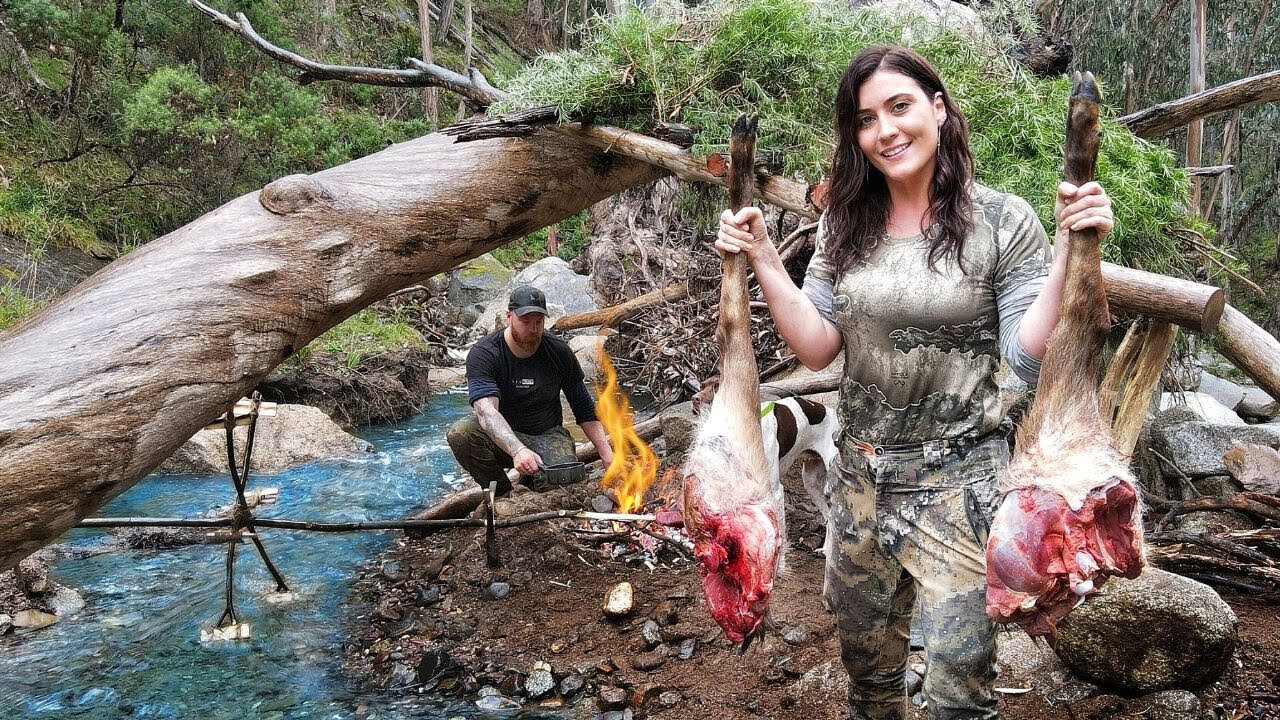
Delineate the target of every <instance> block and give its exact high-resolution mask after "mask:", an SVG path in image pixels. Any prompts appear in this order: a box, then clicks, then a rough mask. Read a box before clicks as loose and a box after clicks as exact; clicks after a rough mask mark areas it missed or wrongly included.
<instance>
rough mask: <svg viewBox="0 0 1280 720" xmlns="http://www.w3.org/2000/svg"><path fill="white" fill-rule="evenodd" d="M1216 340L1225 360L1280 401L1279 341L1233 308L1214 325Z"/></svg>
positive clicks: (1229, 308) (1228, 309)
mask: <svg viewBox="0 0 1280 720" xmlns="http://www.w3.org/2000/svg"><path fill="white" fill-rule="evenodd" d="M1218 339H1219V340H1221V341H1222V347H1221V350H1222V354H1223V355H1226V356H1227V359H1228V360H1230V361H1231V362H1233V363H1235V364H1236V367H1238V368H1240V369H1241V370H1243V371H1244V374H1245V375H1248V376H1249V377H1250V378H1252V379H1253V381H1254V382H1256V383H1258V387H1260V388H1262V389H1263V390H1266V391H1267V394H1268V395H1270V396H1271V397H1273V398H1280V340H1277V339H1276V338H1275V336H1273V335H1272V334H1271V333H1269V332H1267V331H1266V330H1263V329H1262V328H1260V327H1258V325H1257V324H1256V323H1254V322H1253V321H1252V320H1250V319H1249V318H1248V316H1246V315H1245V314H1244V313H1242V312H1240V311H1239V310H1237V309H1235V308H1233V307H1228V308H1227V311H1226V314H1225V315H1224V316H1223V318H1222V324H1221V325H1219V326H1218Z"/></svg>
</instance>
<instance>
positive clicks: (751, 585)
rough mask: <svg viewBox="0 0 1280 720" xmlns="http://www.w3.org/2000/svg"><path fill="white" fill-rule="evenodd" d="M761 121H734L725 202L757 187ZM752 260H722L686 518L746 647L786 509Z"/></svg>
mask: <svg viewBox="0 0 1280 720" xmlns="http://www.w3.org/2000/svg"><path fill="white" fill-rule="evenodd" d="M755 129H756V122H755V119H754V118H752V119H750V120H748V119H747V118H746V116H741V117H739V118H738V121H737V123H735V125H734V128H733V137H732V139H731V140H730V144H729V150H730V162H731V165H730V177H729V202H730V205H731V206H732V208H733V211H734V212H737V211H738V210H739V209H741V208H742V207H743V206H745V205H746V204H747V203H749V202H751V198H752V195H753V188H754V185H755V167H754V165H755V160H754V157H755ZM747 301H748V299H747V258H746V257H745V256H744V255H742V254H741V253H729V254H727V255H725V257H724V277H723V279H722V280H721V287H720V323H719V326H718V327H717V330H716V339H717V341H718V342H719V344H720V388H719V391H718V392H717V393H716V396H715V399H714V400H713V401H712V402H711V410H710V411H709V412H708V413H707V414H706V417H705V418H704V420H703V422H702V425H701V426H700V428H699V429H698V434H697V439H696V440H695V441H694V444H693V448H692V449H691V450H690V452H689V459H688V461H687V462H686V463H685V466H684V487H683V490H684V503H683V506H684V524H685V528H686V529H687V530H688V533H689V538H690V539H691V540H692V541H693V547H694V554H695V555H696V556H697V559H698V563H699V571H700V573H701V575H702V589H703V595H704V596H705V597H706V601H707V609H708V610H709V611H710V612H711V615H712V617H714V618H715V620H716V622H717V623H719V624H720V627H721V628H723V629H724V632H725V635H727V636H728V637H729V639H730V640H732V641H734V642H741V643H742V649H743V650H744V651H745V650H746V648H747V647H748V646H749V645H750V643H751V641H752V639H754V638H755V637H757V636H758V635H759V634H760V633H761V632H763V630H764V627H765V626H766V624H767V623H766V617H767V614H768V607H769V597H770V595H771V593H772V592H773V579H774V576H775V575H776V573H777V570H778V565H779V562H780V559H781V557H782V544H783V534H782V532H783V530H782V526H783V516H782V506H781V505H780V504H778V502H777V498H776V497H775V495H774V493H773V492H772V488H771V487H770V482H769V465H768V462H767V460H766V458H765V453H764V440H763V437H762V435H761V432H760V380H759V376H758V370H757V368H756V357H755V349H754V348H753V347H752V344H751V311H750V308H749V307H748V304H747Z"/></svg>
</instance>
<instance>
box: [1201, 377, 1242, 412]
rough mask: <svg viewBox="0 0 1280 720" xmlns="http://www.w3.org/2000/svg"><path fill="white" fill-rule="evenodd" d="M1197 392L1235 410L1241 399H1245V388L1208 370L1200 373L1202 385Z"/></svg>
mask: <svg viewBox="0 0 1280 720" xmlns="http://www.w3.org/2000/svg"><path fill="white" fill-rule="evenodd" d="M1196 392H1199V393H1203V394H1205V395H1208V396H1209V397H1212V398H1213V399H1214V400H1217V401H1218V402H1219V403H1221V404H1222V405H1223V406H1224V407H1227V408H1229V409H1230V410H1232V411H1233V412H1234V411H1236V409H1237V408H1238V407H1239V405H1240V401H1242V400H1244V388H1242V387H1240V386H1239V385H1237V384H1235V383H1233V382H1231V381H1230V380H1223V379H1222V378H1220V377H1218V376H1216V375H1211V374H1209V373H1207V372H1201V373H1200V387H1199V388H1197V389H1196Z"/></svg>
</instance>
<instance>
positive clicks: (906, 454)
mask: <svg viewBox="0 0 1280 720" xmlns="http://www.w3.org/2000/svg"><path fill="white" fill-rule="evenodd" d="M993 433H995V431H994V430H992V431H991V432H989V433H986V434H985V435H961V436H960V437H954V438H943V439H941V440H929V441H926V442H922V443H909V444H907V445H879V444H874V443H869V442H865V441H863V440H859V439H857V438H850V439H849V444H850V446H851V447H853V449H855V450H857V451H858V452H860V453H862V454H863V455H865V456H866V457H867V458H868V459H877V460H878V459H881V458H883V459H886V460H915V459H919V458H924V459H925V460H927V461H929V462H931V463H938V462H941V461H942V458H944V457H946V456H947V455H952V454H959V453H964V452H968V451H969V450H970V449H972V448H974V447H976V446H978V445H980V444H982V443H983V442H984V441H985V440H986V439H987V438H989V437H991V435H992V434H993Z"/></svg>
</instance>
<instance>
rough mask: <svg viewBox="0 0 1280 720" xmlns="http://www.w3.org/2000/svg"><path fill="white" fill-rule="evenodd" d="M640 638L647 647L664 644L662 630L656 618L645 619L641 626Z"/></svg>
mask: <svg viewBox="0 0 1280 720" xmlns="http://www.w3.org/2000/svg"><path fill="white" fill-rule="evenodd" d="M640 639H641V640H643V641H644V646H645V647H647V648H650V649H652V648H655V647H657V646H658V645H661V644H662V632H661V629H660V628H659V627H658V622H657V621H656V620H645V621H644V625H641V626H640Z"/></svg>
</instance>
